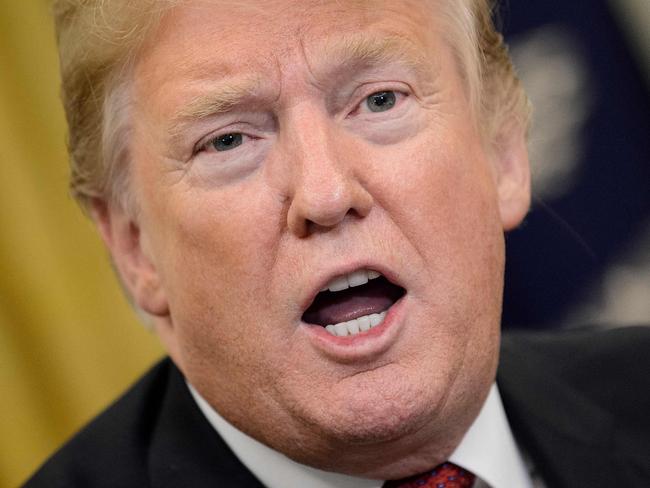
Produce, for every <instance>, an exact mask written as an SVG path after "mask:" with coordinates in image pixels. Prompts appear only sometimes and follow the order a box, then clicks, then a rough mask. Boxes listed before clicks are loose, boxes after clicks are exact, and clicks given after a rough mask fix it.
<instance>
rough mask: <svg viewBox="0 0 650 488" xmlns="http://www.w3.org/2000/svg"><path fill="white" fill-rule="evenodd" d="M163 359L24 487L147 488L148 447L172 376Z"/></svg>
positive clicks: (167, 362)
mask: <svg viewBox="0 0 650 488" xmlns="http://www.w3.org/2000/svg"><path fill="white" fill-rule="evenodd" d="M170 369H171V366H170V361H169V360H168V359H165V360H162V361H161V362H159V363H158V364H157V365H156V366H154V367H153V368H152V369H151V370H150V371H149V372H148V373H146V374H145V375H144V376H143V377H142V378H140V379H139V380H138V381H137V382H136V383H135V384H134V385H133V386H132V387H131V388H130V389H129V390H128V391H127V392H126V393H125V394H124V395H122V396H121V397H120V398H119V399H118V400H117V401H115V402H114V403H113V404H112V405H111V406H109V407H108V408H107V409H106V410H105V411H103V412H102V413H101V414H99V415H98V416H97V417H96V418H95V419H93V420H92V421H91V422H90V423H89V424H88V425H86V426H85V427H84V428H83V429H82V430H81V431H79V432H78V433H77V434H75V435H74V436H73V437H72V438H71V439H70V440H69V441H67V442H66V443H65V444H64V445H63V446H62V447H61V448H60V449H59V450H58V451H56V452H55V453H54V454H53V455H52V457H50V458H49V459H48V460H47V461H46V462H45V463H44V464H43V465H42V466H41V467H40V468H39V469H38V470H37V471H36V473H34V475H33V476H32V477H31V478H30V479H29V480H28V481H27V482H26V484H25V485H24V486H25V487H26V488H37V487H48V488H57V487H64V486H65V487H94V488H95V487H96V488H103V487H106V488H108V487H116V486H121V487H131V486H133V487H136V486H137V487H146V486H149V482H148V480H147V472H146V469H145V466H146V456H147V449H146V446H147V445H148V443H149V440H150V438H151V436H152V433H153V430H154V429H155V424H156V420H157V415H158V412H159V410H160V405H161V404H162V401H163V398H164V394H165V391H166V388H167V384H168V381H169V375H170Z"/></svg>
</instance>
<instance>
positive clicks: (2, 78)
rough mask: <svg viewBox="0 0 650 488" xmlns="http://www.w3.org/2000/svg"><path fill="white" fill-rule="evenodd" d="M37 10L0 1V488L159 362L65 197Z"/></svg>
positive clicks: (54, 88)
mask: <svg viewBox="0 0 650 488" xmlns="http://www.w3.org/2000/svg"><path fill="white" fill-rule="evenodd" d="M58 92H59V80H58V65H57V59H56V49H55V41H54V32H53V27H52V21H51V16H50V6H49V2H47V1H46V0H24V1H19V0H0V405H1V407H0V487H14V486H17V485H18V484H20V483H22V482H23V481H24V480H25V478H26V477H27V476H28V475H29V474H30V473H31V472H32V471H33V470H34V469H35V468H36V467H37V466H38V465H39V464H40V463H41V462H42V461H43V460H44V459H45V458H46V457H47V456H48V455H49V454H50V453H52V451H53V450H54V449H55V448H56V447H57V446H58V445H60V444H61V443H62V442H63V441H64V440H65V439H66V438H67V437H69V436H70V435H71V434H72V433H73V432H74V431H75V430H77V429H78V428H79V427H80V426H82V425H83V424H84V423H85V422H86V421H88V420H89V419H90V418H91V417H92V416H93V415H94V414H96V413H97V412H98V411H99V410H101V409H102V408H103V407H105V406H106V405H107V404H108V403H109V402H110V401H111V400H112V399H113V398H114V397H115V396H116V395H117V394H118V393H119V392H120V391H122V390H123V389H124V388H125V387H126V386H127V385H128V384H129V383H130V382H132V381H133V380H134V379H135V378H136V377H137V376H138V375H139V374H140V373H141V372H142V371H144V370H145V369H146V368H147V366H148V365H150V364H151V363H152V362H153V361H154V360H155V359H156V358H157V357H159V356H160V355H161V354H162V352H161V348H160V346H159V345H158V342H157V340H156V339H155V337H153V335H152V334H151V333H149V332H148V331H146V330H145V329H144V327H142V326H141V325H140V324H139V323H138V322H137V320H136V318H135V315H134V314H133V312H131V310H130V309H129V307H128V305H127V303H126V300H125V299H124V297H123V296H122V293H121V291H120V290H119V288H118V285H117V283H116V281H115V278H114V276H113V273H112V270H111V268H110V265H109V261H108V258H107V255H106V252H105V251H104V249H103V248H102V246H101V244H100V242H99V239H98V237H97V236H96V234H95V232H94V229H93V227H92V224H91V223H90V222H89V221H88V220H87V219H86V218H85V217H84V216H83V215H82V214H81V212H80V210H79V209H78V208H77V206H76V204H75V203H74V202H73V201H72V199H71V198H70V196H69V194H68V191H67V181H66V178H67V156H66V152H65V144H64V141H65V130H66V129H65V124H64V117H63V113H62V109H61V107H60V103H59V98H58Z"/></svg>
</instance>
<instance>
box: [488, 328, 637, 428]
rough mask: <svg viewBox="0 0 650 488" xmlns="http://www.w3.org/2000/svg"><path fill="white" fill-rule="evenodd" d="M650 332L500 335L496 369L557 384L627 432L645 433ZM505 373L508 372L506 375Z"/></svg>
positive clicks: (602, 330)
mask: <svg viewBox="0 0 650 488" xmlns="http://www.w3.org/2000/svg"><path fill="white" fill-rule="evenodd" d="M648 351H650V327H648V326H636V327H622V328H595V327H588V328H587V327H585V328H580V329H567V330H557V331H550V332H548V331H545V332H533V333H529V332H509V333H505V334H504V336H503V339H502V347H501V358H502V361H501V365H502V371H503V373H505V374H510V375H517V374H518V373H517V371H516V370H517V368H519V365H522V364H524V363H525V364H526V365H527V367H526V369H527V370H532V369H534V370H535V371H537V372H538V373H540V375H543V376H544V377H545V378H546V379H548V380H549V381H551V380H552V381H556V382H558V383H562V384H563V385H565V386H566V387H568V388H570V389H571V390H572V391H575V392H576V393H578V394H580V395H582V396H584V397H586V398H589V399H590V400H591V401H593V402H595V403H596V404H598V405H600V407H602V408H603V409H605V410H607V411H609V412H610V413H612V414H613V415H614V416H615V417H616V418H617V419H618V420H619V421H620V422H622V423H623V424H625V425H627V426H628V427H629V428H630V429H634V430H636V429H645V430H647V431H650V425H648V423H649V422H648V418H647V416H646V413H645V412H647V411H648V409H649V408H650V388H648V383H647V381H648V380H647V373H648V371H650V354H648ZM505 370H508V371H505Z"/></svg>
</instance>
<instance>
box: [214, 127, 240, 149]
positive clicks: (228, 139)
mask: <svg viewBox="0 0 650 488" xmlns="http://www.w3.org/2000/svg"><path fill="white" fill-rule="evenodd" d="M243 139H244V138H243V136H242V134H240V133H238V132H233V133H230V134H224V135H222V136H219V137H215V138H214V139H213V140H212V141H211V142H210V145H211V146H212V147H214V148H215V149H216V150H217V151H230V150H231V149H234V148H236V147H237V146H241V144H242V142H243Z"/></svg>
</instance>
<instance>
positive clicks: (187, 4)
mask: <svg viewBox="0 0 650 488" xmlns="http://www.w3.org/2000/svg"><path fill="white" fill-rule="evenodd" d="M435 13H436V8H435V2H434V1H427V0H345V1H340V0H331V1H328V0H240V1H237V2H226V1H223V0H188V1H182V2H180V3H179V4H177V5H176V6H175V7H173V8H172V9H170V10H169V11H168V12H167V13H166V15H164V16H163V18H162V21H161V23H160V25H159V26H158V29H156V31H155V32H154V33H153V34H152V35H151V36H150V38H149V41H148V42H147V43H146V44H145V47H144V49H143V53H142V55H141V60H144V63H140V64H145V65H146V66H147V69H149V70H153V71H155V67H156V66H158V67H160V66H170V65H172V66H174V67H175V69H174V71H175V72H176V73H180V72H185V73H187V74H191V75H195V74H197V72H201V71H204V72H211V74H212V73H214V71H215V69H216V70H218V72H219V73H220V74H221V75H222V76H228V75H231V74H232V71H233V70H234V69H236V68H240V69H241V68H242V67H243V68H248V69H251V68H255V69H257V70H260V69H262V70H263V69H267V70H270V69H272V68H274V67H275V68H276V69H277V67H278V65H281V64H282V61H283V59H286V58H289V57H290V56H291V55H292V54H295V53H296V52H301V53H302V54H303V56H304V57H306V58H307V60H310V59H312V60H314V61H318V60H319V59H333V58H335V57H340V56H344V55H354V54H355V53H354V51H355V50H358V49H359V46H358V45H359V44H363V43H362V42H360V40H359V37H367V38H373V37H374V38H384V39H386V38H390V39H392V40H397V39H400V40H402V41H403V44H404V46H407V45H409V44H410V45H411V46H412V47H415V50H417V49H420V48H422V47H423V46H426V45H428V43H429V41H430V35H431V33H432V30H435V22H434V20H435V17H436V15H435ZM351 37H353V38H355V40H354V41H353V42H351V43H350V42H348V43H346V42H344V39H347V40H349V39H350V38H351ZM337 40H338V41H339V42H337ZM345 44H351V45H348V46H346V47H347V49H340V48H341V47H342V46H344V45H345ZM392 44H393V47H394V48H396V49H397V47H398V46H396V45H395V44H396V43H394V42H393V43H392ZM404 46H402V48H404ZM375 47H376V46H375ZM385 47H388V46H385ZM361 48H362V49H364V48H363V46H361ZM366 48H369V47H368V46H366ZM357 54H358V53H357ZM160 58H164V59H160ZM156 61H164V62H163V63H157V62H156Z"/></svg>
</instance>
